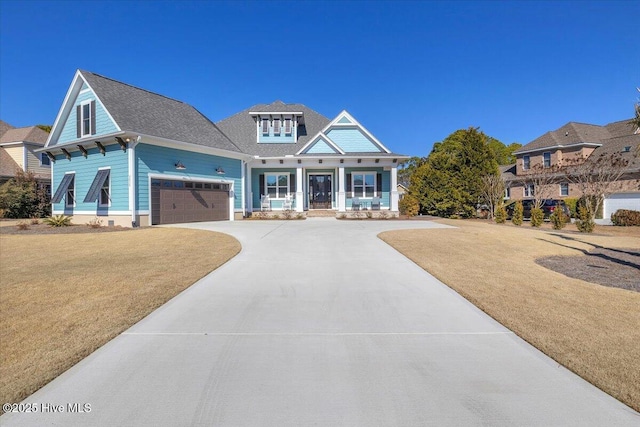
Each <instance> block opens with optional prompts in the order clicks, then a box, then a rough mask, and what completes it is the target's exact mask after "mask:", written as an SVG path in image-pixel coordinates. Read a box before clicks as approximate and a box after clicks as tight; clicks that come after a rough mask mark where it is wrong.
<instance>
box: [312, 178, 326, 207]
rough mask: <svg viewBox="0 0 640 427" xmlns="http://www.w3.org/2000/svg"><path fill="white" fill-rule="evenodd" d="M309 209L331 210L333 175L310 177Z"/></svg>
mask: <svg viewBox="0 0 640 427" xmlns="http://www.w3.org/2000/svg"><path fill="white" fill-rule="evenodd" d="M309 208H310V209H331V175H309Z"/></svg>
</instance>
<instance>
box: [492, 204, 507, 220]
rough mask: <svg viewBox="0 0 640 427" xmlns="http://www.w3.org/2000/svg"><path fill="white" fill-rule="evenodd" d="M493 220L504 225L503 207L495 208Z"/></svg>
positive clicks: (505, 213)
mask: <svg viewBox="0 0 640 427" xmlns="http://www.w3.org/2000/svg"><path fill="white" fill-rule="evenodd" d="M494 220H495V221H496V223H498V224H504V222H505V221H506V220H507V209H506V208H505V207H504V205H502V204H501V205H500V206H498V207H497V208H496V213H495V215H494Z"/></svg>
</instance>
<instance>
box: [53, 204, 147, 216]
mask: <svg viewBox="0 0 640 427" xmlns="http://www.w3.org/2000/svg"><path fill="white" fill-rule="evenodd" d="M102 207H103V208H104V207H105V206H102ZM68 211H69V210H68V209H67V210H66V212H68ZM53 213H54V214H56V215H59V214H64V213H65V210H54V211H53ZM138 213H139V214H143V211H139V212H138ZM147 214H148V213H147ZM73 215H93V216H108V215H131V212H130V211H112V210H108V211H102V212H100V211H99V210H94V211H79V210H76V209H74V210H73Z"/></svg>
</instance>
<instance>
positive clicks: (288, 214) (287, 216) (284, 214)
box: [282, 209, 293, 219]
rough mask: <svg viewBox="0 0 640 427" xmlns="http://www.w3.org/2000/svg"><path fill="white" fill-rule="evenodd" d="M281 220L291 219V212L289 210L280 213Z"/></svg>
mask: <svg viewBox="0 0 640 427" xmlns="http://www.w3.org/2000/svg"><path fill="white" fill-rule="evenodd" d="M282 218H283V219H291V218H293V211H292V210H291V209H285V210H283V211H282Z"/></svg>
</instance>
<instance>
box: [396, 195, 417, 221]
mask: <svg viewBox="0 0 640 427" xmlns="http://www.w3.org/2000/svg"><path fill="white" fill-rule="evenodd" d="M398 208H399V209H400V214H402V215H406V216H416V215H418V212H419V210H420V204H419V203H418V199H416V198H415V197H413V196H412V195H411V194H405V196H404V197H403V198H402V199H400V202H398Z"/></svg>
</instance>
